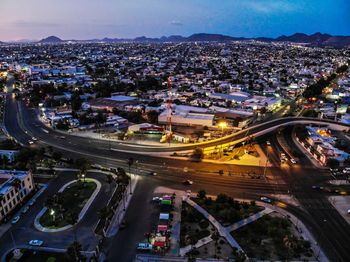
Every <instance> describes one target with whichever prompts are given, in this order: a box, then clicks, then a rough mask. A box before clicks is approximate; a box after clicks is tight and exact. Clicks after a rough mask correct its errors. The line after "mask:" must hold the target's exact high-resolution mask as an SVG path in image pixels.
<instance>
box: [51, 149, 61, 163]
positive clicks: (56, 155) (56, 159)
mask: <svg viewBox="0 0 350 262" xmlns="http://www.w3.org/2000/svg"><path fill="white" fill-rule="evenodd" d="M52 158H53V159H54V160H55V161H56V162H58V161H60V160H61V158H62V153H61V152H57V151H56V152H54V153H53V154H52Z"/></svg>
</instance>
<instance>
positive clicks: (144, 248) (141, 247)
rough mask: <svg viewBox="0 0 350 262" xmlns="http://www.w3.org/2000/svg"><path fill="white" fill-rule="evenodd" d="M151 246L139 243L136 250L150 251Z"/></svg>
mask: <svg viewBox="0 0 350 262" xmlns="http://www.w3.org/2000/svg"><path fill="white" fill-rule="evenodd" d="M152 249H153V246H152V245H151V244H149V243H139V244H138V245H137V250H152Z"/></svg>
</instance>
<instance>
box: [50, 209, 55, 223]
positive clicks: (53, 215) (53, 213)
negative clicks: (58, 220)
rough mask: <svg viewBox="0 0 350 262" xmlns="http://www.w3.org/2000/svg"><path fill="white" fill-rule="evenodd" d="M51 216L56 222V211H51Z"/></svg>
mask: <svg viewBox="0 0 350 262" xmlns="http://www.w3.org/2000/svg"><path fill="white" fill-rule="evenodd" d="M50 215H51V216H52V217H53V221H55V210H53V209H51V211H50Z"/></svg>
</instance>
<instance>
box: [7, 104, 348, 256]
mask: <svg viewBox="0 0 350 262" xmlns="http://www.w3.org/2000/svg"><path fill="white" fill-rule="evenodd" d="M18 104H19V103H17V102H16V101H15V100H13V99H12V98H8V99H7V101H6V113H5V124H6V128H7V130H8V132H9V133H10V134H11V135H12V136H13V137H15V138H16V140H18V141H19V142H21V143H23V144H27V142H28V140H29V139H31V137H32V136H35V137H37V138H38V139H39V141H40V142H39V143H38V145H36V146H39V145H40V146H48V145H51V146H53V147H54V148H55V149H57V150H60V151H62V152H64V155H65V157H82V156H84V157H87V158H89V159H91V160H92V161H93V162H95V163H97V164H102V165H107V166H111V167H117V166H122V167H126V159H128V158H129V157H134V158H135V159H137V160H138V161H139V164H138V170H139V173H140V174H141V175H142V179H140V182H139V184H138V187H137V189H136V191H135V193H134V197H133V199H132V201H131V203H130V206H129V209H128V211H127V214H126V218H127V220H129V221H131V224H132V226H130V227H128V228H126V229H125V230H124V231H121V232H120V233H119V234H118V235H117V236H116V237H115V238H113V239H110V240H108V243H107V246H110V247H112V248H110V249H109V250H110V251H109V253H108V258H109V259H110V260H111V261H115V259H118V261H130V260H131V258H132V257H133V256H134V254H135V246H136V244H137V242H138V241H140V240H142V239H143V237H142V236H143V233H144V232H148V231H149V230H151V229H152V225H150V223H151V222H150V220H149V219H148V218H147V216H148V214H147V212H148V211H149V208H150V207H149V204H150V203H149V201H150V199H149V198H150V196H151V195H152V191H153V189H154V188H155V187H156V186H168V187H171V188H174V189H186V187H185V186H183V185H182V184H181V181H183V180H184V179H191V180H193V181H194V182H195V183H194V185H193V186H192V187H191V189H192V191H197V190H198V189H205V190H206V191H207V192H208V193H209V194H217V193H219V192H222V193H227V194H229V195H231V196H233V197H236V198H251V199H257V198H258V197H259V196H261V195H268V194H286V193H288V192H290V193H293V194H294V195H295V197H296V198H297V199H298V200H299V202H300V203H301V204H302V208H296V207H293V206H291V205H288V206H287V209H288V210H289V211H291V212H292V213H293V214H295V215H296V216H297V217H298V218H300V219H301V220H302V221H303V222H304V223H305V224H306V225H307V226H308V227H309V228H310V230H311V231H312V232H313V233H314V235H315V237H316V239H317V241H318V242H319V244H320V245H321V247H322V248H324V250H325V252H326V254H327V256H328V257H329V258H330V259H331V260H332V261H348V258H349V257H350V250H349V249H348V248H347V246H348V243H350V227H349V225H348V224H346V222H345V221H344V219H343V218H342V217H341V216H340V215H339V214H338V213H337V212H336V210H335V209H334V208H333V207H332V206H331V205H330V204H329V203H328V202H327V200H326V196H325V195H324V194H323V193H321V192H316V191H312V189H311V186H312V185H314V184H322V183H324V182H325V181H326V180H327V179H329V174H328V172H327V171H323V170H318V169H316V168H314V167H313V166H312V165H311V164H310V165H304V163H306V162H302V164H303V165H299V164H298V165H295V166H292V165H285V166H280V165H279V163H278V159H279V158H278V155H279V152H278V148H279V147H278V145H276V143H278V141H275V139H274V138H273V136H271V138H270V140H271V141H272V146H271V147H263V150H265V151H266V152H267V151H269V155H270V156H271V157H270V160H271V162H272V163H273V164H274V166H273V167H268V168H267V180H266V181H265V180H264V179H251V178H249V177H246V176H241V175H240V173H246V172H252V171H254V172H256V173H257V174H263V172H264V170H263V168H260V167H250V166H238V165H227V164H214V163H193V162H189V161H185V160H178V159H160V158H157V157H154V156H147V155H135V154H133V153H128V152H121V151H119V152H116V151H111V150H110V143H109V142H108V141H100V140H94V139H88V138H82V137H76V136H68V135H67V136H66V137H65V139H60V138H59V137H60V136H61V133H57V132H55V131H51V130H50V133H49V134H47V133H45V132H43V131H42V128H43V127H42V125H41V123H40V122H39V121H38V120H37V119H36V114H35V112H34V111H33V110H28V109H27V108H25V107H24V106H23V105H21V106H18ZM286 119H287V118H283V119H281V120H277V122H274V124H276V123H286V122H285V121H286ZM287 122H288V121H287ZM25 131H27V133H26V132H25ZM120 146H121V148H124V145H120ZM290 146H293V145H290ZM294 147H295V146H294ZM295 148H296V147H295ZM138 150H143V148H140V149H138ZM302 161H307V160H305V159H303V160H302ZM185 167H187V168H188V172H187V173H185V172H184V171H183V170H184V168H185ZM219 170H224V171H225V175H223V176H220V175H219V174H218V171H219ZM151 171H155V172H157V173H158V176H156V177H149V176H147V174H148V173H149V172H151ZM228 171H231V172H233V173H235V175H233V176H228V175H227V172H228ZM140 214H141V215H140ZM122 254H123V256H122V257H123V259H122V260H120V258H121V255H122ZM113 259H114V260H113Z"/></svg>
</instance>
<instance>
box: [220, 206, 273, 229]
mask: <svg viewBox="0 0 350 262" xmlns="http://www.w3.org/2000/svg"><path fill="white" fill-rule="evenodd" d="M272 212H274V211H273V210H272V209H270V208H268V207H265V209H264V210H262V211H260V212H258V213H256V214H254V215H252V216H250V217H247V218H245V219H242V220H240V221H238V222H236V223H234V224H232V225H230V226H228V227H226V230H227V231H229V232H231V231H234V230H237V229H238V228H241V227H243V226H245V225H247V224H250V223H252V222H254V221H256V220H258V219H259V218H262V217H263V216H265V215H268V214H270V213H272Z"/></svg>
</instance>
